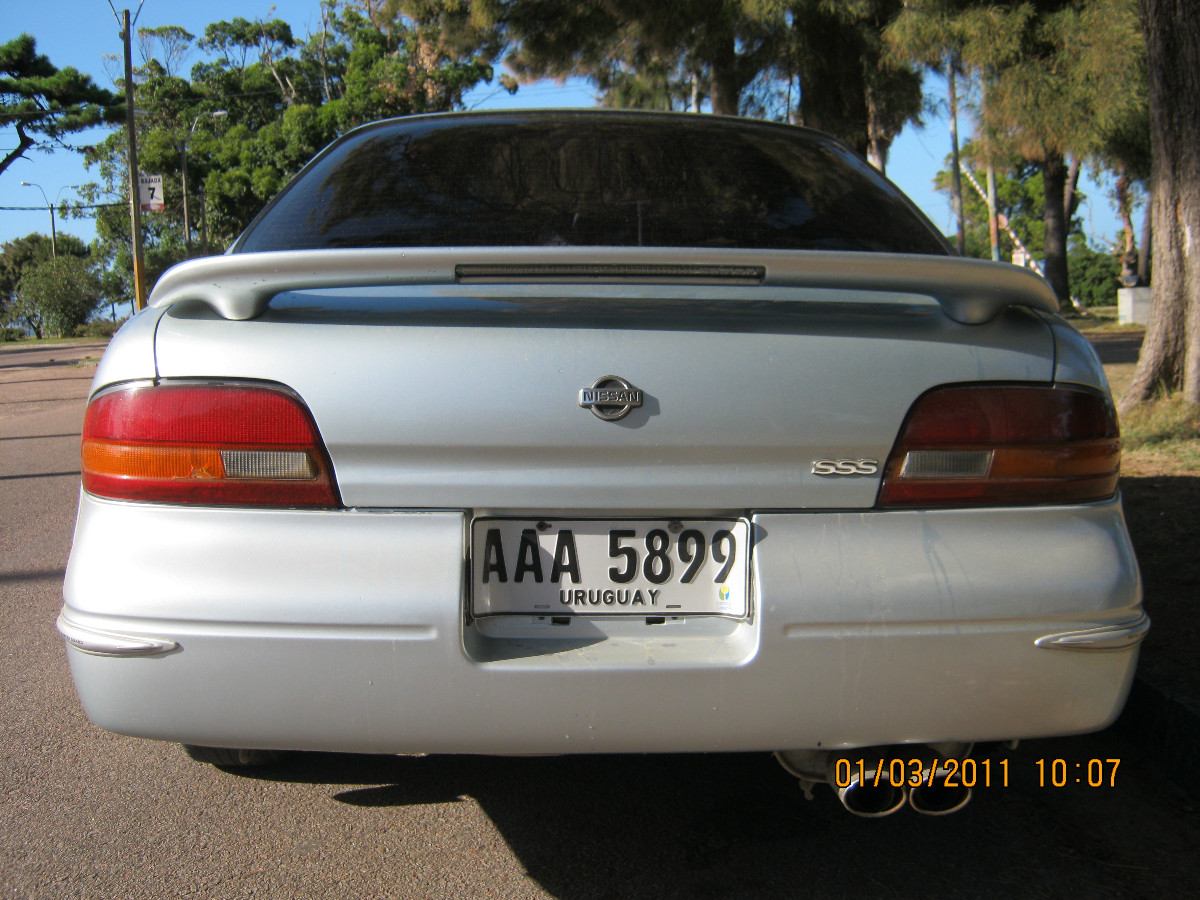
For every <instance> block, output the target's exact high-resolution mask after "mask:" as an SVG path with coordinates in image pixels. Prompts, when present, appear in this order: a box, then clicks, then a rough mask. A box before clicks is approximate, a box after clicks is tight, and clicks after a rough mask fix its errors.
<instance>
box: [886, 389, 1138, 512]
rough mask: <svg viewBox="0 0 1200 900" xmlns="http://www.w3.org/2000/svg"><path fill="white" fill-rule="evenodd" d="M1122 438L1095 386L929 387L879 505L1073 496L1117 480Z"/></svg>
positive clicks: (1099, 492) (1100, 490)
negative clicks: (1090, 387) (930, 388)
mask: <svg viewBox="0 0 1200 900" xmlns="http://www.w3.org/2000/svg"><path fill="white" fill-rule="evenodd" d="M1120 461H1121V442H1120V438H1119V434H1118V431H1117V420H1116V416H1115V414H1114V413H1113V409H1112V406H1111V404H1109V403H1108V401H1107V400H1106V398H1105V397H1104V395H1102V394H1101V393H1100V392H1099V391H1094V390H1090V389H1088V388H1081V387H1080V388H1076V387H1043V386H1038V385H955V386H951V387H943V388H936V389H934V390H932V391H929V392H928V393H926V394H924V395H922V396H921V397H920V398H918V400H917V402H916V403H914V404H913V407H912V409H910V410H909V413H908V418H907V419H906V420H905V422H904V426H903V428H902V429H901V430H900V437H899V440H897V442H896V446H895V449H893V450H892V454H891V456H890V457H888V461H887V465H886V467H885V468H884V477H883V487H882V488H881V489H880V493H879V505H880V506H884V507H912V506H1003V505H1010V504H1018V505H1020V504H1025V505H1027V504H1034V503H1079V502H1083V501H1088V500H1101V499H1104V498H1107V497H1111V496H1112V495H1113V494H1114V493H1115V492H1116V489H1117V475H1118V470H1119V468H1120Z"/></svg>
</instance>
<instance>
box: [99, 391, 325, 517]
mask: <svg viewBox="0 0 1200 900" xmlns="http://www.w3.org/2000/svg"><path fill="white" fill-rule="evenodd" d="M82 456H83V460H82V462H83V465H82V469H83V487H84V490H86V491H88V492H89V493H92V494H95V495H97V496H100V497H109V498H112V499H116V500H146V501H156V502H162V503H186V504H207V505H214V504H215V505H222V506H231V505H232V506H282V507H335V506H338V498H337V492H336V491H335V490H334V487H333V478H332V476H331V474H330V466H329V461H328V458H327V457H326V454H325V448H324V446H323V445H322V443H321V438H320V435H319V434H318V433H317V428H316V425H315V424H314V423H313V420H312V416H311V415H309V412H308V410H307V409H306V408H305V406H304V404H303V403H301V402H300V400H299V399H297V398H296V397H295V396H294V395H292V394H290V393H288V392H287V391H284V390H282V389H279V388H271V387H260V386H251V385H218V384H214V385H200V384H176V385H156V386H149V385H146V386H134V387H129V388H118V389H116V390H112V391H109V392H107V393H103V394H100V395H98V396H97V397H96V398H95V399H93V400H92V402H91V403H89V404H88V408H87V415H86V416H85V418H84V423H83V449H82Z"/></svg>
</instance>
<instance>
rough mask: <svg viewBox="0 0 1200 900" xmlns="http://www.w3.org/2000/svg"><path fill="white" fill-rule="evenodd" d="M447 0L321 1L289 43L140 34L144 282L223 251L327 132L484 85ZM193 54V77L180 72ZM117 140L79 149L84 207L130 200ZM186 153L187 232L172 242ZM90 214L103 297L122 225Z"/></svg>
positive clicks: (264, 23)
mask: <svg viewBox="0 0 1200 900" xmlns="http://www.w3.org/2000/svg"><path fill="white" fill-rule="evenodd" d="M469 12H470V4H467V3H459V2H455V0H441V2H434V0H424V2H399V0H344V2H341V3H337V2H332V0H324V2H322V3H321V7H320V13H321V27H320V30H319V31H317V32H315V33H314V34H313V35H311V36H310V37H309V38H308V39H307V40H300V39H298V38H297V37H296V35H295V34H293V32H292V30H291V27H290V26H289V25H288V24H287V23H286V22H284V21H282V20H280V19H254V20H251V19H246V18H242V17H235V18H233V19H230V20H228V21H219V22H213V23H211V24H209V25H208V26H207V27H206V28H205V30H204V34H203V35H202V36H201V37H200V39H199V40H198V41H195V44H194V45H193V43H192V42H193V36H192V35H191V34H189V33H188V32H187V31H185V30H184V29H182V28H179V27H178V26H169V25H168V26H162V27H160V28H156V29H143V30H142V31H141V32H139V38H140V40H141V48H142V54H143V57H144V59H145V62H144V64H143V65H142V66H140V67H139V68H138V69H137V70H136V71H135V73H134V79H135V91H136V102H137V107H138V111H139V116H138V120H137V126H136V127H137V131H138V147H139V164H140V167H141V169H142V171H144V172H153V173H155V174H161V175H162V176H163V179H164V195H165V201H166V208H165V209H164V210H163V211H162V212H161V213H148V214H146V215H144V216H143V228H144V234H143V244H144V248H145V260H146V278H147V284H150V285H152V284H153V283H154V280H155V279H156V278H157V277H158V275H159V274H160V273H161V272H162V271H163V270H165V269H166V268H167V267H169V266H171V265H173V264H174V263H176V262H179V261H180V260H182V259H183V258H184V257H185V256H186V255H187V245H188V243H189V239H190V243H191V245H192V248H193V252H194V253H197V252H198V253H208V252H212V251H213V250H214V249H218V248H220V247H222V246H224V245H227V244H228V243H229V242H230V241H232V240H233V239H234V238H235V237H236V236H237V235H238V234H239V233H240V232H241V231H242V230H243V229H244V228H245V227H246V225H247V224H248V223H249V221H250V219H251V218H253V216H254V215H255V214H256V213H257V212H258V211H259V210H260V209H262V207H263V206H264V205H265V204H266V203H267V202H268V201H269V200H271V198H273V197H274V196H275V195H276V194H277V193H278V192H279V191H280V190H281V189H282V188H283V186H284V185H285V184H287V182H288V181H289V180H290V179H291V178H292V176H293V175H295V174H296V172H297V171H299V169H300V168H301V167H302V166H303V165H304V164H305V163H307V162H308V161H309V160H310V159H311V158H312V157H313V156H314V155H315V154H316V153H317V152H318V151H319V150H320V149H321V148H322V147H324V146H326V145H327V144H329V143H330V142H331V141H332V140H334V139H335V138H336V137H337V136H338V135H340V134H342V133H344V132H345V131H347V130H349V129H350V128H354V127H356V126H358V125H361V124H363V123H365V122H369V121H373V120H376V119H381V118H386V117H389V116H396V115H407V114H411V113H421V112H439V111H446V110H451V109H455V108H460V107H461V106H462V97H463V94H465V93H466V92H467V91H468V90H470V89H471V88H473V87H474V86H475V85H476V84H478V83H479V82H480V81H486V80H488V79H490V78H491V77H492V66H491V60H492V58H493V56H494V55H495V53H496V52H497V50H498V45H497V44H496V43H495V40H494V32H493V31H492V30H490V29H488V28H485V27H477V26H476V25H475V24H473V21H472V19H471V17H470V15H469ZM193 47H194V49H195V50H198V51H199V52H200V53H201V54H203V58H201V59H199V60H198V61H197V62H196V63H195V65H193V66H192V69H191V73H190V78H185V77H183V76H182V75H181V74H180V73H179V72H178V71H177V70H178V69H179V66H180V63H181V61H182V60H183V59H184V58H185V57H186V56H187V55H188V54H189V53H190V52H192V50H193ZM125 152H126V151H125V136H124V134H123V133H120V132H114V133H113V134H111V135H109V136H108V137H107V138H106V139H105V140H104V141H102V142H101V143H100V144H98V145H96V146H95V147H92V148H89V149H88V150H87V152H86V153H85V160H86V162H87V164H88V165H89V167H91V168H93V169H94V170H95V171H96V172H97V175H98V180H97V182H96V183H94V184H92V185H90V186H88V187H87V188H85V189H84V190H83V191H81V195H82V197H83V198H84V200H85V202H98V201H100V200H102V199H103V200H111V199H113V198H121V199H124V198H125V197H126V196H127V193H126V191H127V183H126V163H125ZM185 155H186V165H187V193H188V211H189V216H188V219H189V225H190V230H191V234H189V235H185V234H184V233H183V220H184V215H183V191H184V185H183V170H184V159H185ZM127 209H128V208H127V207H126V206H125V205H124V204H123V203H122V204H120V205H113V206H110V207H107V208H103V209H100V210H97V212H96V233H97V239H96V252H97V255H98V256H99V257H100V258H101V259H102V260H103V261H104V263H105V270H104V272H103V273H102V275H101V284H102V288H103V293H104V295H105V296H106V297H108V298H110V299H112V300H128V299H130V298H131V296H132V286H131V278H130V274H129V273H130V272H131V269H132V266H131V261H130V251H129V244H130V238H129V216H128V211H127Z"/></svg>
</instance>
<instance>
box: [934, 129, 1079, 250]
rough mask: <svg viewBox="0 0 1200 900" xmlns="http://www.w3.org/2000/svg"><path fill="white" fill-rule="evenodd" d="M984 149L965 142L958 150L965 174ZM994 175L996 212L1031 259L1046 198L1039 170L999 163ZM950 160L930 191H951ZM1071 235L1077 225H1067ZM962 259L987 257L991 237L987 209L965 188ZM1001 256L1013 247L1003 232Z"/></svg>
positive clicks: (1040, 238) (1040, 239)
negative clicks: (966, 257) (1029, 254)
mask: <svg viewBox="0 0 1200 900" xmlns="http://www.w3.org/2000/svg"><path fill="white" fill-rule="evenodd" d="M986 153H987V150H986V148H985V147H984V146H983V145H982V144H981V143H980V142H978V141H968V142H967V143H966V144H964V145H963V147H962V152H961V154H960V157H961V158H960V165H961V166H963V167H964V168H965V170H966V171H971V170H972V169H975V170H976V171H978V167H979V165H980V164H981V163H983V162H984V157H985V154H986ZM998 162H999V163H1000V165H999V167H998V169H997V171H996V179H995V183H996V211H997V213H999V215H1000V216H1001V217H1002V218H1003V220H1004V221H1005V222H1006V223H1007V225H1008V228H1009V229H1011V230H1012V231H1013V232H1014V233H1015V234H1016V235H1017V237H1018V238H1019V239H1020V241H1021V243H1022V244H1023V245H1024V246H1025V249H1026V250H1028V251H1029V252H1030V253H1031V254H1032V255H1033V256H1034V257H1035V258H1036V257H1040V256H1041V255H1042V253H1043V245H1044V242H1045V233H1046V231H1045V218H1044V211H1045V207H1046V194H1045V190H1044V187H1043V182H1042V172H1041V169H1040V168H1039V167H1038V166H1036V165H1034V164H1032V163H1029V162H1026V161H1024V160H1020V159H1017V160H1001V161H998ZM953 165H954V164H953V158H952V157H947V158H946V168H945V169H943V170H941V171H940V172H938V173H937V175H935V176H934V187H935V188H937V190H939V191H942V192H943V193H950V192H951V191H952V190H953V183H954V182H953V178H952V172H953ZM1071 230H1072V233H1073V234H1082V231H1081V229H1080V225H1079V221H1078V220H1077V219H1073V220H1072V222H1071ZM962 235H963V242H964V246H965V251H964V255H966V256H970V257H975V258H977V259H988V258H990V256H991V246H990V245H991V237H990V234H989V228H988V208H987V204H986V202H985V201H984V199H983V198H982V197H980V196H979V194H978V193H977V192H976V191H975V190H974V189H973V188H971V187H969V186H968V188H967V190H966V191H965V192H964V195H963V229H962ZM1000 247H1001V252H1002V254H1003V255H1004V256H1006V257H1011V255H1012V253H1013V251H1014V250H1015V249H1016V246H1015V245H1014V244H1013V242H1012V240H1011V239H1010V238H1009V236H1008V232H1007V230H1004V231H1002V233H1001V235H1000Z"/></svg>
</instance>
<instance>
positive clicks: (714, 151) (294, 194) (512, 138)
mask: <svg viewBox="0 0 1200 900" xmlns="http://www.w3.org/2000/svg"><path fill="white" fill-rule="evenodd" d="M548 245H563V246H597V245H603V246H617V247H736V248H758V249H823V250H866V251H888V252H897V253H931V254H945V253H946V249H945V246H944V245H943V243H942V242H941V239H940V238H939V236H938V235H937V234H936V232H935V231H934V230H933V228H932V227H931V226H930V225H929V224H928V222H927V221H926V220H925V219H924V218H923V217H922V216H921V215H920V214H919V213H918V212H916V211H915V209H914V208H913V207H912V206H911V205H910V204H909V203H908V202H907V201H906V200H905V199H904V197H903V195H901V194H900V192H899V191H898V190H897V189H896V188H895V187H893V186H892V185H891V184H890V183H889V182H887V181H886V180H884V179H883V178H881V177H880V176H879V175H878V174H877V173H876V172H875V171H874V170H873V169H871V168H870V167H869V166H868V165H867V164H866V163H865V162H863V161H861V160H860V159H858V157H856V156H854V155H853V154H852V153H850V152H849V151H848V150H846V149H844V148H843V147H842V146H841V145H839V144H837V143H835V142H833V141H830V140H825V139H823V138H821V137H820V136H819V135H815V134H813V133H811V132H806V131H802V130H800V129H793V128H786V127H782V126H770V125H761V124H759V125H756V124H752V123H743V122H737V121H728V120H720V119H714V118H710V117H703V116H636V115H633V116H631V115H620V114H577V115H572V114H563V113H558V114H551V115H547V114H541V115H538V114H531V115H526V116H519V115H518V116H513V115H493V116H446V117H434V118H423V119H412V120H409V121H396V122H389V123H385V124H383V125H378V126H373V127H369V128H366V129H363V130H360V131H356V132H353V133H352V134H350V135H348V136H347V137H346V138H343V139H342V140H341V141H339V142H338V143H336V144H334V145H333V146H332V147H330V148H329V149H328V150H326V151H325V152H324V153H323V154H322V155H321V156H319V157H318V158H317V160H316V161H315V162H314V163H313V164H312V165H311V166H310V167H309V168H307V169H306V170H305V171H304V172H302V173H301V174H300V175H299V176H298V178H297V179H296V180H295V181H294V182H293V183H292V184H291V185H290V186H289V187H288V188H287V189H286V190H285V191H284V193H283V194H281V195H280V197H279V198H277V199H276V200H275V201H274V202H273V203H272V204H271V205H270V206H268V207H267V209H266V210H264V212H263V213H262V214H261V215H260V216H259V218H258V219H257V220H255V222H253V223H252V224H251V226H250V228H249V229H248V230H247V231H246V233H245V234H244V235H243V237H242V239H241V241H240V242H239V243H238V245H237V247H236V250H237V251H239V252H241V251H258V250H295V249H323V248H335V247H416V246H420V247H448V246H477V247H482V246H548Z"/></svg>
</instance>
